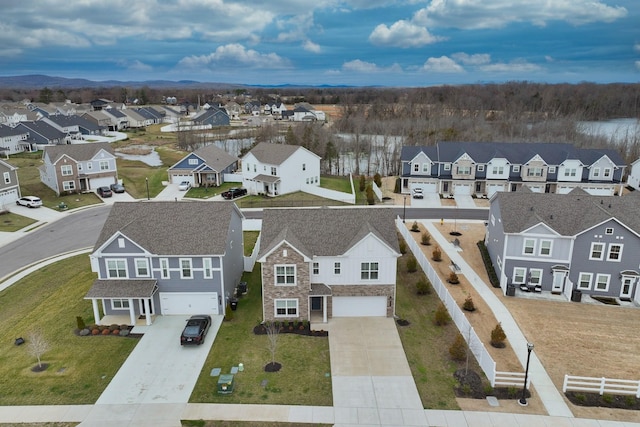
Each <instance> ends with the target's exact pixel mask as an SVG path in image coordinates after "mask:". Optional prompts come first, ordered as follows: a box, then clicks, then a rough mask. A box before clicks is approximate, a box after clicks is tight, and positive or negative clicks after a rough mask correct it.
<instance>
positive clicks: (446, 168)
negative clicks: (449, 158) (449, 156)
mask: <svg viewBox="0 0 640 427" xmlns="http://www.w3.org/2000/svg"><path fill="white" fill-rule="evenodd" d="M444 170H446V171H450V170H451V163H445V164H444Z"/></svg>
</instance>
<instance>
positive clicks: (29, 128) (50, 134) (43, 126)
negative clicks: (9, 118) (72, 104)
mask: <svg viewBox="0 0 640 427" xmlns="http://www.w3.org/2000/svg"><path fill="white" fill-rule="evenodd" d="M15 128H16V129H17V130H19V131H20V132H22V133H27V134H28V135H29V138H28V139H29V140H30V141H32V145H34V146H35V145H37V146H38V148H42V147H43V146H45V145H57V144H68V143H69V142H70V141H71V137H70V136H69V134H67V133H66V132H63V131H61V130H59V129H58V128H56V127H54V126H51V125H50V124H49V123H47V122H45V121H43V120H38V121H37V122H20V124H18V125H17V126H16V127H15Z"/></svg>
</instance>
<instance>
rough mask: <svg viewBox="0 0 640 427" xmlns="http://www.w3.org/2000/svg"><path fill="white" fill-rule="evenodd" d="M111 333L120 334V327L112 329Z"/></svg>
mask: <svg viewBox="0 0 640 427" xmlns="http://www.w3.org/2000/svg"><path fill="white" fill-rule="evenodd" d="M111 335H120V329H114V330H113V331H112V332H111Z"/></svg>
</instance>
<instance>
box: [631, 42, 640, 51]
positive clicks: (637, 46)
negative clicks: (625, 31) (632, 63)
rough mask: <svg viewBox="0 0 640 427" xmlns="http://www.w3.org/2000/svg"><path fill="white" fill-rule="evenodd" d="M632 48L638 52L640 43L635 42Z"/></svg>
mask: <svg viewBox="0 0 640 427" xmlns="http://www.w3.org/2000/svg"><path fill="white" fill-rule="evenodd" d="M633 50H635V51H636V52H640V43H636V44H635V45H634V46H633Z"/></svg>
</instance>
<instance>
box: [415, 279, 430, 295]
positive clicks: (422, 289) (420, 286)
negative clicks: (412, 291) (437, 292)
mask: <svg viewBox="0 0 640 427" xmlns="http://www.w3.org/2000/svg"><path fill="white" fill-rule="evenodd" d="M416 291H417V294H418V295H429V294H430V293H431V284H430V283H429V281H428V280H424V279H423V280H418V282H417V283H416Z"/></svg>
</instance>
